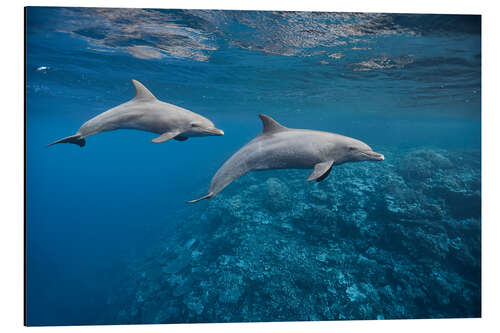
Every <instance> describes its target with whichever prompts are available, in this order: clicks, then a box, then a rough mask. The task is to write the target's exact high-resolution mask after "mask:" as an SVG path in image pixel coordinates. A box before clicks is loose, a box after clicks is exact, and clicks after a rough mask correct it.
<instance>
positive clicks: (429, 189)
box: [111, 148, 481, 323]
mask: <svg viewBox="0 0 500 333" xmlns="http://www.w3.org/2000/svg"><path fill="white" fill-rule="evenodd" d="M381 152H382V153H384V154H385V156H386V160H385V161H384V162H381V163H353V164H346V165H341V166H335V167H334V168H333V170H332V172H331V174H330V176H329V177H328V178H327V179H326V180H325V181H323V182H320V183H314V184H313V183H307V182H305V178H307V175H308V171H304V170H281V171H269V172H255V173H252V174H249V175H246V176H244V177H242V178H241V179H239V180H238V181H236V182H235V183H233V184H232V185H231V186H229V187H228V188H227V189H226V190H225V191H223V192H222V193H220V194H219V195H218V196H217V197H215V198H214V199H212V200H208V201H206V202H202V203H199V204H198V205H196V206H190V207H189V211H190V212H191V215H190V216H189V217H188V218H186V219H185V220H183V221H180V222H179V223H177V225H176V227H175V229H174V230H173V231H172V232H171V236H170V237H167V238H165V240H164V241H163V242H162V244H161V246H159V248H158V250H157V251H156V253H155V255H154V256H152V257H151V258H150V259H149V260H146V261H143V262H140V263H135V264H133V265H131V268H130V272H131V273H130V276H129V277H128V278H127V279H124V282H123V285H122V286H121V288H122V289H123V292H124V293H127V295H129V296H128V297H127V298H124V299H126V301H125V300H124V299H122V300H118V299H117V300H111V301H112V302H122V304H121V306H120V308H121V309H122V310H121V312H120V313H118V314H116V318H114V321H115V322H118V323H179V322H182V323H187V322H233V321H236V322H242V321H297V320H342V319H390V318H450V317H478V316H480V315H481V164H480V163H481V162H480V161H481V155H480V153H479V152H477V151H467V152H465V151H448V150H439V149H430V148H420V149H412V150H407V151H402V150H391V149H387V150H385V151H381Z"/></svg>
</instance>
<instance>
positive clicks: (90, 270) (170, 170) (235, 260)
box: [26, 7, 481, 325]
mask: <svg viewBox="0 0 500 333" xmlns="http://www.w3.org/2000/svg"><path fill="white" fill-rule="evenodd" d="M26 51H27V56H26V164H27V165H26V181H27V182H26V204H27V205H26V236H27V239H26V241H27V250H26V260H27V271H26V277H27V284H26V301H27V312H26V314H27V324H28V325H81V324H116V323H172V322H221V321H262V320H265V321H276V320H337V319H384V318H385V319H389V318H442V317H478V316H480V314H481V303H480V302H481V258H480V256H481V250H480V244H481V243H480V242H481V235H480V230H481V206H480V204H481V192H480V191H481V150H480V148H481V19H480V17H479V16H455V15H393V14H350V13H293V12H243V11H184V10H140V9H91V8H38V7H30V8H28V9H27V12H26ZM131 79H137V80H139V81H141V82H142V83H143V84H144V85H145V86H146V87H148V88H149V89H150V90H151V92H153V94H155V95H156V96H157V97H158V98H159V99H160V100H163V101H166V102H169V103H172V104H175V105H179V106H182V107H184V108H187V109H190V110H192V111H194V112H197V113H199V114H201V115H203V116H205V117H207V118H209V119H211V120H212V121H213V122H214V123H215V125H216V126H217V127H218V128H221V129H223V130H224V132H225V136H223V137H204V138H193V139H189V140H187V141H184V142H179V141H169V142H166V143H163V144H152V143H151V142H150V139H151V138H153V137H154V136H156V135H155V134H152V133H146V132H139V131H131V130H127V131H126V130H123V131H114V132H107V133H102V134H99V135H96V136H92V137H89V138H88V139H87V145H86V146H85V147H84V148H79V147H78V146H75V145H69V144H64V145H63V144H61V145H56V146H53V147H50V148H46V147H45V145H46V144H48V143H50V142H53V141H54V140H57V139H59V138H62V137H65V136H68V135H72V134H73V133H74V132H75V131H76V130H77V129H78V128H79V127H80V126H81V124H82V123H83V122H85V121H87V120H88V119H90V118H91V117H94V116H95V115H97V114H99V113H101V112H103V111H105V110H107V109H109V108H111V107H114V106H116V105H118V104H120V103H123V102H125V101H127V100H129V99H131V98H133V96H134V88H133V85H132V84H131V81H130V80H131ZM259 113H264V114H268V115H270V116H272V117H273V118H275V119H276V120H278V121H280V122H281V123H282V124H284V125H285V126H287V127H292V128H309V129H319V130H325V131H331V132H336V133H341V134H345V135H348V136H351V137H354V138H357V139H360V140H362V141H364V142H366V143H368V144H369V145H370V146H371V147H373V148H374V150H375V151H378V152H381V153H384V154H385V156H386V160H385V161H384V162H381V163H356V164H346V165H343V166H338V167H334V169H333V171H332V173H331V175H330V176H329V177H328V178H327V179H326V180H325V181H324V182H322V183H318V184H310V183H307V182H305V181H304V180H305V178H307V175H308V173H309V172H307V171H295V170H280V171H269V172H262V173H256V174H249V175H246V176H244V177H242V178H241V179H240V180H238V181H236V182H234V183H233V184H231V185H230V186H229V187H228V188H227V189H225V190H224V191H223V192H221V193H220V194H219V195H218V196H217V197H216V198H214V199H212V200H207V201H203V202H200V203H198V204H196V205H186V204H185V203H184V202H185V201H186V200H190V199H194V198H197V197H199V196H201V195H204V194H205V193H206V191H207V189H208V185H209V183H210V179H211V177H212V176H213V174H214V173H215V172H216V171H217V169H218V168H219V167H220V166H221V165H222V163H223V162H224V161H225V160H226V159H227V158H229V157H230V156H231V155H232V154H233V153H234V152H235V151H236V150H237V149H239V147H241V146H242V145H243V144H245V143H246V142H248V141H249V140H251V139H252V138H253V137H255V136H256V135H257V134H258V133H259V132H260V131H261V124H260V121H259V119H258V117H257V115H258V114H259Z"/></svg>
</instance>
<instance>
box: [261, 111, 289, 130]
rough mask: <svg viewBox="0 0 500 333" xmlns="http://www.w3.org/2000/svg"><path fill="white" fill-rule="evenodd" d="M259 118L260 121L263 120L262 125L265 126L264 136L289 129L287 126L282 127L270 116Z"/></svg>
mask: <svg viewBox="0 0 500 333" xmlns="http://www.w3.org/2000/svg"><path fill="white" fill-rule="evenodd" d="M259 118H260V120H262V125H263V126H264V129H263V130H262V134H268V133H273V132H277V131H283V130H286V129H287V128H286V127H285V126H282V125H280V123H278V122H277V121H276V120H274V119H273V118H271V117H269V116H266V115H265V114H259Z"/></svg>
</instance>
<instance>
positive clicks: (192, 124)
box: [48, 80, 224, 147]
mask: <svg viewBox="0 0 500 333" xmlns="http://www.w3.org/2000/svg"><path fill="white" fill-rule="evenodd" d="M132 83H133V84H134V86H135V90H136V95H135V97H134V98H133V99H132V100H130V101H128V102H126V103H123V104H120V105H118V106H116V107H114V108H112V109H109V110H108V111H106V112H103V113H101V114H99V115H97V116H96V117H94V118H92V119H90V120H89V121H87V122H86V123H85V124H83V125H82V127H80V129H79V130H78V131H77V132H76V134H75V135H72V136H68V137H66V138H63V139H60V140H57V141H55V142H53V143H51V144H49V145H48V146H52V145H55V144H57V143H74V144H77V145H79V146H80V147H83V146H85V138H86V137H88V136H91V135H94V134H97V133H101V132H106V131H113V130H116V129H137V130H142V131H147V132H153V133H158V134H161V135H160V136H159V137H157V138H154V139H152V140H151V141H153V142H155V143H159V142H165V141H168V140H170V139H175V140H179V141H184V140H187V138H191V137H196V136H213V135H217V136H219V135H224V132H223V131H222V130H220V129H218V128H215V126H214V124H213V123H212V122H211V121H210V120H208V119H207V118H205V117H203V116H200V115H199V114H196V113H194V112H191V111H189V110H186V109H183V108H181V107H179V106H175V105H172V104H168V103H165V102H162V101H159V100H158V99H156V97H155V96H154V95H153V94H152V93H151V92H150V91H149V90H148V89H147V88H146V87H145V86H144V85H142V83H140V82H139V81H136V80H132Z"/></svg>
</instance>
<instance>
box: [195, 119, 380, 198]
mask: <svg viewBox="0 0 500 333" xmlns="http://www.w3.org/2000/svg"><path fill="white" fill-rule="evenodd" d="M259 117H260V119H261V120H262V124H263V125H264V130H263V131H262V133H261V134H260V135H258V136H257V137H256V138H254V139H253V140H252V141H250V142H249V143H247V144H246V145H245V146H243V147H242V148H241V149H240V150H238V151H237V152H236V153H235V154H234V155H233V156H231V157H230V158H229V159H228V160H227V161H226V162H225V163H224V164H223V165H222V167H221V168H220V169H219V170H218V171H217V173H216V174H215V176H214V177H213V178H212V181H211V183H210V188H209V190H208V194H207V195H205V196H203V197H201V198H199V199H195V200H191V201H188V203H193V202H197V201H200V200H203V199H209V198H213V197H214V196H216V195H217V193H219V192H220V191H222V190H223V189H224V188H225V187H226V186H228V185H229V184H230V183H231V182H232V181H234V180H235V179H237V178H239V177H241V176H243V175H244V174H246V173H248V172H251V171H255V170H269V169H314V170H313V171H312V173H311V174H310V175H309V178H307V181H312V180H316V181H318V182H319V181H322V180H323V179H325V178H326V177H327V176H328V174H329V173H330V171H331V169H332V166H333V165H334V164H335V165H338V164H342V163H346V162H356V161H383V160H384V155H382V154H379V153H376V152H374V151H373V150H372V149H371V148H370V147H369V146H368V145H367V144H365V143H363V142H361V141H359V140H356V139H353V138H349V137H346V136H343V135H339V134H335V133H329V132H321V131H312V130H305V129H293V128H286V127H284V126H282V125H280V124H279V123H278V122H276V121H275V120H273V119H272V118H271V117H268V116H266V115H263V114H260V115H259Z"/></svg>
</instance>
